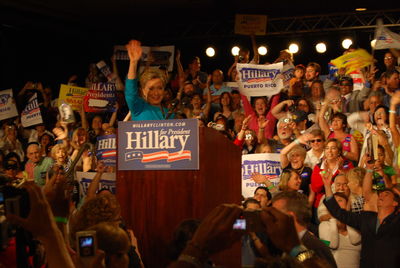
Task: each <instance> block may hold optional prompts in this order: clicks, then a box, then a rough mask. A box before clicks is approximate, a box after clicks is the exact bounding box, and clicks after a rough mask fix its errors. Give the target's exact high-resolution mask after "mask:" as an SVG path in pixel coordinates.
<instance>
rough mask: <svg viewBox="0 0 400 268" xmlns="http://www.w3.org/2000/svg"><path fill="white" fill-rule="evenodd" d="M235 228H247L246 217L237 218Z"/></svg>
mask: <svg viewBox="0 0 400 268" xmlns="http://www.w3.org/2000/svg"><path fill="white" fill-rule="evenodd" d="M233 229H234V230H246V219H236V220H235V223H234V224H233Z"/></svg>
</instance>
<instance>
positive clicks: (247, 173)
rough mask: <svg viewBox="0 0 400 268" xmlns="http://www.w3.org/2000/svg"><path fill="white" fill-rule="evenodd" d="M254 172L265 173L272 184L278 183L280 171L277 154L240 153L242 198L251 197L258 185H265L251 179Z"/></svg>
mask: <svg viewBox="0 0 400 268" xmlns="http://www.w3.org/2000/svg"><path fill="white" fill-rule="evenodd" d="M254 172H258V173H260V174H262V175H265V176H266V177H267V179H269V180H270V181H271V182H272V183H273V184H274V185H278V183H279V176H280V174H281V172H282V168H281V162H280V158H279V154H246V155H242V195H243V197H244V198H248V197H253V196H254V191H255V189H256V188H257V187H258V186H265V185H263V184H258V183H256V182H255V181H253V180H252V179H251V175H252V174H253V173H254Z"/></svg>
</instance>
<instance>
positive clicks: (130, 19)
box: [0, 0, 393, 35]
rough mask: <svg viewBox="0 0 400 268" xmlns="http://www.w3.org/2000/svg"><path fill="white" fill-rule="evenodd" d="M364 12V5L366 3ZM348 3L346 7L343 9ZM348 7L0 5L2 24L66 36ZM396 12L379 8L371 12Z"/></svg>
mask: <svg viewBox="0 0 400 268" xmlns="http://www.w3.org/2000/svg"><path fill="white" fill-rule="evenodd" d="M359 2H360V3H363V4H362V7H364V5H365V2H361V1H359ZM341 3H343V4H341ZM345 3H346V2H344V1H316V0H308V1H307V0H303V1H282V0H275V1H271V0H111V1H101V0H0V21H1V23H2V24H6V25H10V26H14V27H37V28H44V29H46V28H47V29H51V28H58V27H60V26H61V27H62V28H63V31H67V30H68V29H70V30H77V29H78V30H92V31H104V32H105V31H112V32H113V33H121V34H124V33H126V32H129V33H130V34H133V35H135V34H138V33H139V34H140V33H141V32H143V31H152V32H154V33H155V34H158V33H162V32H163V31H164V29H165V28H166V27H168V28H177V32H176V34H177V35H179V34H181V33H180V32H179V30H184V29H183V28H182V27H183V26H188V25H189V26H190V25H192V24H194V23H196V24H198V23H218V22H224V21H233V18H234V15H235V14H236V13H241V14H266V15H268V16H269V17H270V18H277V17H288V16H302V15H315V14H319V13H322V14H326V13H344V12H353V11H354V9H355V8H356V7H360V6H359V5H357V1H356V2H354V1H353V2H352V3H353V4H352V5H351V6H350V5H348V4H347V3H348V2H347V3H346V4H345ZM388 8H393V7H389V6H385V5H384V4H383V3H382V1H379V4H374V5H368V10H374V9H388Z"/></svg>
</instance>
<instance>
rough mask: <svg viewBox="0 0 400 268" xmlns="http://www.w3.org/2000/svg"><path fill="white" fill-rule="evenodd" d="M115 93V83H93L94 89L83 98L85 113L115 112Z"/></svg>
mask: <svg viewBox="0 0 400 268" xmlns="http://www.w3.org/2000/svg"><path fill="white" fill-rule="evenodd" d="M115 92H116V86H115V84H114V83H93V84H92V88H91V89H89V90H88V91H87V92H86V95H85V97H84V98H83V107H84V109H85V112H89V113H106V112H111V113H112V112H115V110H116V108H115V102H116V101H117V98H116V95H115Z"/></svg>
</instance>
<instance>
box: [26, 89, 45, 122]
mask: <svg viewBox="0 0 400 268" xmlns="http://www.w3.org/2000/svg"><path fill="white" fill-rule="evenodd" d="M41 123H43V120H42V114H41V113H40V108H39V103H38V99H37V93H35V94H34V95H33V96H32V97H31V98H30V99H29V101H28V104H27V105H26V106H25V109H24V110H23V111H22V113H21V124H22V126H23V127H29V126H34V125H37V124H41Z"/></svg>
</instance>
